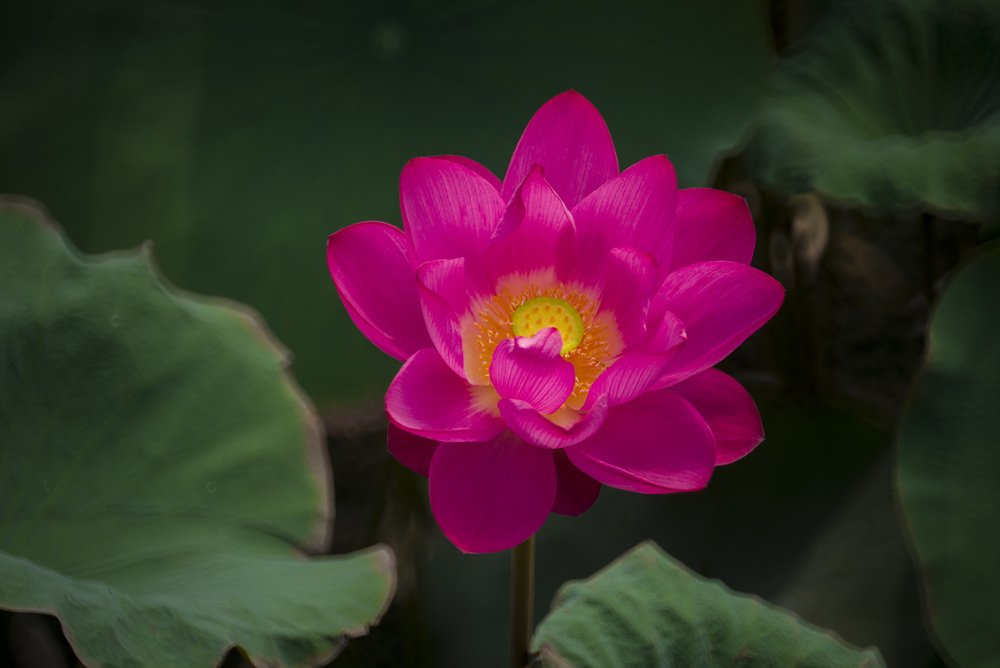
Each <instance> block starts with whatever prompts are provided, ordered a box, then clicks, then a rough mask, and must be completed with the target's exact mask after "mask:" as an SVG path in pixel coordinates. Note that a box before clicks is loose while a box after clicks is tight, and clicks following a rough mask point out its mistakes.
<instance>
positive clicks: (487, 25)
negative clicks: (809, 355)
mask: <svg viewBox="0 0 1000 668" xmlns="http://www.w3.org/2000/svg"><path fill="white" fill-rule="evenodd" d="M763 27H764V20H763V16H762V10H761V8H760V6H759V5H758V3H752V2H746V3H732V2H730V1H729V0H711V1H708V0H703V1H702V2H696V3H692V2H682V1H677V0H675V1H673V2H663V3H650V2H645V1H644V0H623V1H622V2H618V3H616V4H615V5H614V7H609V6H608V5H607V3H606V2H603V1H601V0H554V1H547V2H542V3H528V4H525V3H507V2H496V1H495V0H434V2H422V3H400V2H350V3H345V2H308V3H303V2H274V1H273V0H245V1H244V0H240V1H236V0H216V1H213V2H208V3H206V2H201V1H197V0H157V1H156V2H152V3H136V2H122V1H120V0H104V1H102V2H99V3H95V2H88V3H80V2H77V1H76V0H39V1H38V2H31V3H0V153H2V154H3V155H5V156H8V157H10V156H17V159H16V160H3V161H0V187H2V188H3V190H5V191H11V192H20V193H25V194H27V195H30V196H31V197H34V198H36V199H38V200H40V201H43V202H45V203H46V204H47V206H49V207H50V209H51V210H52V211H53V213H54V214H55V216H56V217H57V218H59V219H64V220H65V221H66V224H67V226H68V228H67V229H68V231H69V233H70V234H71V236H72V238H73V239H74V240H75V241H76V243H78V244H79V245H80V247H81V248H82V249H84V250H85V251H88V252H97V251H102V250H104V249H107V248H125V247H131V246H134V245H136V244H138V243H140V242H142V241H144V240H146V239H152V240H153V241H154V243H155V244H156V248H157V258H158V261H159V262H160V263H161V265H162V266H163V268H164V271H165V273H166V274H167V275H168V276H170V277H171V279H172V280H174V281H175V282H176V283H177V284H178V285H180V286H183V287H184V288H186V289H190V290H197V291H199V292H205V293H209V294H218V295H223V296H226V297H229V298H232V299H237V300H239V301H242V302H245V303H247V304H249V305H251V306H253V307H254V308H256V309H259V310H260V311H261V312H262V314H263V315H264V317H265V318H266V319H267V321H268V323H269V324H270V325H271V326H272V327H273V328H274V331H275V333H276V334H277V335H278V336H279V337H280V338H281V340H282V341H284V342H285V343H286V344H287V345H288V346H289V348H290V349H291V350H292V351H293V352H294V354H295V356H296V358H297V359H303V360H309V363H308V364H301V365H299V367H298V368H297V371H296V375H297V377H298V378H299V379H300V381H301V382H302V384H303V387H304V388H305V389H306V390H307V391H308V392H309V393H310V395H311V396H312V397H313V399H314V400H316V401H317V402H318V403H319V404H320V405H321V407H323V408H325V407H326V405H327V404H331V403H340V404H351V403H356V402H359V401H362V400H365V399H375V398H376V397H378V396H379V395H380V394H381V393H382V392H384V390H385V386H386V384H387V382H388V380H389V378H390V376H391V374H392V373H393V371H394V370H395V369H397V368H398V363H397V362H395V361H394V360H391V359H389V358H388V357H387V356H385V355H383V354H382V353H380V352H379V351H378V350H376V349H375V348H374V347H373V346H372V345H371V344H369V343H368V342H367V341H366V340H365V339H364V337H362V336H361V335H360V334H359V333H358V332H357V331H356V328H355V327H354V326H353V325H352V323H351V322H350V320H349V318H348V317H347V315H346V313H345V312H344V310H343V308H342V306H341V305H340V300H339V299H338V298H337V296H336V291H335V290H334V287H333V284H332V282H331V281H330V277H329V274H328V272H327V268H326V262H325V259H324V250H325V241H326V237H327V236H328V235H329V234H331V233H332V232H334V231H336V230H338V229H340V228H342V227H345V226H346V225H349V224H351V223H354V222H357V221H361V220H368V219H380V220H387V221H389V222H397V223H398V222H399V203H398V183H399V173H400V170H401V169H402V167H403V165H404V164H405V162H406V161H407V160H409V159H410V158H413V157H415V156H420V155H438V154H442V153H458V154H463V155H468V156H470V157H472V158H474V159H476V160H479V161H480V162H482V163H484V164H485V165H487V166H488V167H489V168H491V169H492V170H493V171H495V172H497V173H499V174H500V175H501V176H502V174H503V171H504V170H505V169H506V167H507V161H508V160H509V159H510V156H511V153H512V152H513V150H514V145H515V144H516V142H517V138H518V136H519V134H520V132H521V131H522V130H523V128H524V126H525V125H526V124H527V122H528V119H529V118H530V117H531V114H532V113H534V111H535V110H536V109H537V108H538V107H539V106H540V105H541V104H542V103H543V102H545V101H546V100H547V99H549V98H550V97H552V96H554V95H555V94H557V93H560V92H562V91H564V90H566V89H568V88H576V89H578V90H580V91H581V92H582V93H583V94H585V95H586V96H587V97H588V98H589V99H591V100H592V101H593V102H594V103H595V104H596V105H597V106H598V107H599V108H600V110H601V112H602V113H603V114H604V115H605V117H606V119H607V121H608V124H609V125H610V127H611V130H612V132H613V133H614V137H615V141H616V145H617V147H618V150H619V154H620V158H621V162H622V165H623V166H625V165H629V164H631V163H633V162H635V161H637V160H639V159H641V158H643V157H645V156H647V155H650V154H652V153H668V154H669V155H670V157H671V159H672V160H673V162H674V164H675V165H676V168H677V171H678V176H679V178H680V180H681V181H682V182H683V183H685V184H687V185H698V184H702V183H703V182H704V180H705V179H706V177H707V174H708V173H709V171H710V170H711V168H712V165H713V162H714V161H715V160H716V156H717V155H718V153H719V152H720V151H722V150H727V149H728V148H729V147H731V146H732V145H733V144H734V143H735V142H736V141H737V140H738V139H739V137H741V136H742V135H743V133H744V132H745V130H746V127H747V125H748V123H749V121H750V117H751V115H752V112H753V109H754V106H755V104H756V102H757V101H758V99H759V96H760V94H761V93H762V91H763V88H764V82H765V79H766V75H767V72H768V70H769V68H770V64H771V60H770V55H769V53H768V48H767V43H766V39H765V31H764V29H763Z"/></svg>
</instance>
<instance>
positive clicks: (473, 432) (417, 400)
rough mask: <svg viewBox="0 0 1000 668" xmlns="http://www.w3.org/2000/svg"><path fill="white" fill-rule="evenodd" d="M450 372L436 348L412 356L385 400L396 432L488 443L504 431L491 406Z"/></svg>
mask: <svg viewBox="0 0 1000 668" xmlns="http://www.w3.org/2000/svg"><path fill="white" fill-rule="evenodd" d="M479 391H480V390H479V389H478V388H474V387H471V386H470V385H469V384H468V383H467V382H466V381H465V380H464V379H463V378H460V377H459V376H457V375H456V374H455V372H454V371H452V370H451V369H450V368H448V365H447V364H445V362H444V360H442V359H441V356H440V355H438V353H437V351H435V350H433V349H424V350H420V351H418V352H416V353H414V355H413V357H411V358H410V359H408V360H407V361H406V364H404V365H403V368H401V369H400V370H399V373H397V374H396V377H395V378H393V380H392V383H390V384H389V390H388V392H386V395H385V411H386V413H387V414H388V415H389V419H390V420H391V421H392V422H393V423H394V424H395V425H396V426H398V427H401V428H402V429H404V430H406V431H409V432H411V433H413V434H416V435H418V436H423V437H425V438H432V439H435V440H438V441H484V440H488V439H491V438H493V437H494V436H496V435H497V434H499V433H500V432H501V431H503V428H504V427H503V423H502V422H501V421H500V419H499V418H498V417H497V415H496V413H495V412H494V410H493V407H492V406H490V405H488V404H487V403H486V402H484V401H483V400H482V399H480V395H479V394H478V392H479Z"/></svg>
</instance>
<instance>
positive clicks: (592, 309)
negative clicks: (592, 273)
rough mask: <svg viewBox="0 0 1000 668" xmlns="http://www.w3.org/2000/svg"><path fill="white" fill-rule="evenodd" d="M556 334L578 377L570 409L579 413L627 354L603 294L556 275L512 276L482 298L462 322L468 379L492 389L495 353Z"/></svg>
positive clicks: (542, 273)
mask: <svg viewBox="0 0 1000 668" xmlns="http://www.w3.org/2000/svg"><path fill="white" fill-rule="evenodd" d="M547 328H555V329H556V330H558V332H559V334H560V336H561V337H562V349H561V350H560V354H561V355H562V357H563V358H564V359H566V360H567V361H568V362H570V363H571V364H572V365H573V369H574V371H575V374H576V378H575V382H574V385H573V391H572V393H570V396H569V398H568V399H567V400H566V404H565V405H566V407H568V408H572V409H576V410H579V409H580V407H581V406H583V404H584V401H585V400H586V398H587V392H588V391H589V390H590V386H591V385H592V384H593V383H594V381H595V380H596V379H597V377H598V376H599V375H601V373H602V372H603V371H604V370H605V369H606V368H608V366H610V365H611V363H612V362H613V361H614V360H615V358H616V357H617V356H618V355H620V354H621V352H622V348H623V345H622V337H621V334H620V332H619V329H618V325H617V323H616V321H615V317H614V315H613V314H612V313H611V312H610V311H607V310H601V308H600V297H599V294H598V293H597V292H596V291H595V290H593V289H591V288H586V287H584V286H582V285H580V284H577V283H560V282H559V281H558V280H557V279H556V278H555V272H552V271H541V272H532V273H531V274H529V275H523V274H512V275H509V276H506V277H503V278H501V279H500V280H499V281H497V289H496V292H495V293H494V294H493V295H490V296H488V297H483V298H480V299H478V300H477V301H476V303H474V304H473V306H472V308H471V309H470V313H469V314H468V315H466V317H465V318H464V320H463V322H462V348H463V353H464V363H465V373H466V375H467V377H468V378H469V380H470V382H472V383H473V384H475V385H487V384H489V383H490V364H491V363H492V360H493V351H494V350H496V347H497V346H498V345H499V344H500V343H501V342H502V341H504V340H506V339H511V338H514V337H530V336H533V335H535V334H537V333H538V332H539V331H541V330H543V329H547Z"/></svg>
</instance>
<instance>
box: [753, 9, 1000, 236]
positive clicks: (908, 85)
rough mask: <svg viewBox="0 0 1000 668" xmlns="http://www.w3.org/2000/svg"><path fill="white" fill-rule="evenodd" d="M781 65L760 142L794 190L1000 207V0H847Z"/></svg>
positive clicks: (761, 162) (761, 153)
mask: <svg viewBox="0 0 1000 668" xmlns="http://www.w3.org/2000/svg"><path fill="white" fill-rule="evenodd" d="M841 10H842V14H841V15H840V16H839V20H838V17H832V18H831V19H830V20H828V21H827V22H826V23H823V24H821V25H820V26H819V27H818V28H817V29H816V30H814V31H813V32H812V33H811V34H810V35H808V36H807V37H806V38H805V39H804V40H803V42H802V43H801V44H799V45H798V48H797V49H796V50H795V52H794V53H792V55H790V56H789V57H788V58H787V59H786V60H785V61H784V62H783V63H782V64H781V65H780V67H779V69H778V72H777V74H776V77H775V80H774V82H773V86H772V88H771V91H770V93H769V96H768V98H767V99H766V100H765V103H764V104H763V106H762V110H763V111H762V113H761V117H760V119H759V121H758V127H757V130H756V132H755V136H754V139H753V141H752V142H751V145H750V147H749V150H748V159H749V163H750V166H751V169H752V170H753V171H754V172H755V173H756V174H757V176H758V177H760V178H761V179H763V180H764V181H765V182H767V183H768V184H770V185H771V186H773V187H775V188H777V189H779V190H782V191H784V192H786V193H788V194H794V193H801V192H809V191H815V192H818V193H820V194H822V195H824V196H826V197H828V198H830V199H832V200H835V201H837V202H840V203H843V204H845V205H848V206H856V207H868V208H873V209H880V210H888V211H905V210H913V209H921V210H927V211H931V212H934V213H937V214H939V215H944V216H948V217H957V218H960V219H964V220H969V221H981V220H984V219H989V218H991V217H995V216H996V215H997V214H998V213H1000V41H998V40H997V38H996V36H997V34H998V32H1000V5H997V4H996V3H989V2H984V1H982V0H959V1H958V2H948V3H942V2H933V1H932V0H910V1H905V0H890V1H888V2H880V3H878V2H877V3H868V4H867V5H864V4H862V3H844V4H843V7H842V8H841Z"/></svg>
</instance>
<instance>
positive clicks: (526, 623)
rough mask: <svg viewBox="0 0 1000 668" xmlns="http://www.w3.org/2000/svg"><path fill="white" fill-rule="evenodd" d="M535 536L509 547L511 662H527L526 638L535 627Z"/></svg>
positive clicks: (518, 665) (515, 666)
mask: <svg viewBox="0 0 1000 668" xmlns="http://www.w3.org/2000/svg"><path fill="white" fill-rule="evenodd" d="M534 599H535V537H534V536H532V537H531V538H529V539H528V540H526V541H524V542H523V543H521V544H520V545H518V546H517V547H515V548H514V549H512V550H511V551H510V665H511V668H524V666H526V665H528V642H529V641H530V640H531V633H532V631H533V630H534V623H533V620H532V613H533V611H534Z"/></svg>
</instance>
